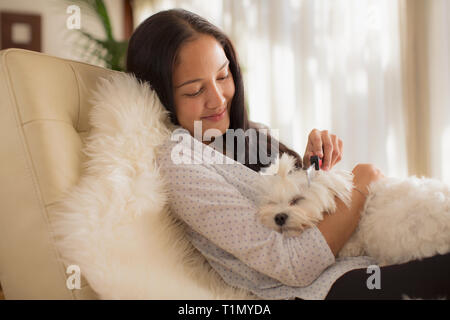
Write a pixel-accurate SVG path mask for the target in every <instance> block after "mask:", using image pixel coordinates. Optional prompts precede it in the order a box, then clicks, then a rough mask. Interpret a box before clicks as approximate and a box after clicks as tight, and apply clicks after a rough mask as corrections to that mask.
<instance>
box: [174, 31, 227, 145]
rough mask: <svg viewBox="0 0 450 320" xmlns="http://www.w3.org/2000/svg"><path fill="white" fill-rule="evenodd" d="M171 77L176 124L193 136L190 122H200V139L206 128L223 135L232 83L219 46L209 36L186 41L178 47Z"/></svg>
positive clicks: (222, 51)
mask: <svg viewBox="0 0 450 320" xmlns="http://www.w3.org/2000/svg"><path fill="white" fill-rule="evenodd" d="M172 78H173V88H174V89H173V90H174V93H173V94H174V101H175V112H176V115H177V119H178V122H179V123H180V125H181V126H182V127H183V128H185V129H187V130H188V131H189V132H190V133H191V135H192V136H194V121H201V123H202V131H201V133H202V137H198V138H201V139H202V140H203V137H204V132H205V131H206V130H208V129H212V128H215V129H218V130H219V131H220V135H222V134H224V133H225V132H226V130H227V129H228V128H229V126H230V108H231V101H232V99H233V96H234V80H233V76H232V74H231V71H230V68H229V61H228V59H227V57H226V55H225V52H224V50H223V48H222V46H221V45H220V43H219V42H218V41H217V40H216V39H215V38H214V37H212V36H209V35H200V36H199V37H198V38H196V39H195V40H193V41H188V42H186V43H185V44H184V45H183V46H182V47H181V48H180V51H179V54H178V57H177V63H176V64H175V66H174V70H173V77H172ZM213 115H218V116H213ZM212 116H213V117H212ZM197 130H198V129H197ZM208 136H211V135H208ZM212 136H216V135H215V134H213V135H212ZM207 140H208V139H207ZM205 143H209V141H205Z"/></svg>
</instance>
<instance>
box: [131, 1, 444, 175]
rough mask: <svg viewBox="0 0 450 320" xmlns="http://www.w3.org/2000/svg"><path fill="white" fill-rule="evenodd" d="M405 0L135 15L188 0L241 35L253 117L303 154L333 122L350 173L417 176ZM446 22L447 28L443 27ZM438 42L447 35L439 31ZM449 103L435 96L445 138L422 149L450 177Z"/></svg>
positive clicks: (207, 4) (221, 4) (226, 5)
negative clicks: (367, 167)
mask: <svg viewBox="0 0 450 320" xmlns="http://www.w3.org/2000/svg"><path fill="white" fill-rule="evenodd" d="M410 1H411V0H410ZM412 1H415V0H412ZM438 1H440V0H438ZM438 1H431V2H432V3H435V2H438ZM440 2H441V4H440V5H441V7H442V6H445V7H447V6H448V4H447V3H446V0H442V1H440ZM399 3H400V1H397V0H246V1H245V0H244V1H243V0H197V1H192V0H172V1H170V0H135V1H134V9H135V11H134V12H136V11H137V12H138V13H142V15H139V14H137V15H135V17H136V21H135V22H136V24H138V23H139V22H140V21H142V20H143V19H144V18H145V17H147V16H148V15H150V14H151V13H153V12H156V11H159V10H162V9H167V8H172V7H183V8H185V9H188V10H191V11H194V12H196V13H198V14H200V15H202V16H204V17H206V18H208V19H209V20H210V21H211V22H213V23H215V24H216V25H218V26H219V27H221V28H222V29H223V30H224V31H225V32H226V33H227V34H228V35H229V36H230V38H231V39H232V40H233V42H234V44H235V46H236V49H237V51H238V55H239V58H240V62H241V66H242V67H243V70H244V72H245V84H246V96H247V100H248V104H249V110H250V119H251V120H253V121H256V122H262V123H265V124H267V125H269V126H270V127H271V128H272V129H278V130H279V137H280V140H281V141H282V142H284V143H285V144H287V145H288V146H290V147H292V148H293V149H295V150H296V151H297V152H299V153H300V154H303V152H304V149H305V145H306V142H307V135H308V134H309V132H310V131H311V130H312V129H313V128H318V129H321V130H324V129H327V130H329V131H330V132H332V133H335V134H337V135H338V136H339V137H340V138H341V139H342V140H343V141H344V157H343V160H342V161H341V163H340V164H339V165H338V167H340V168H342V169H348V170H350V169H352V168H353V167H354V165H356V164H357V163H373V164H375V165H376V166H377V167H379V168H380V169H381V170H382V172H384V173H385V174H386V175H389V176H398V177H404V176H406V175H408V174H414V173H415V172H411V170H409V169H411V168H412V167H413V166H410V167H411V168H408V164H411V163H413V162H414V161H415V159H411V157H410V158H408V150H407V148H408V145H409V144H411V142H410V141H407V139H410V137H409V135H407V132H408V131H407V130H408V129H407V128H406V123H407V122H408V114H409V112H408V105H406V104H405V102H404V91H403V81H404V80H405V79H402V77H404V73H402V68H404V67H405V66H404V64H403V65H402V63H403V60H402V57H403V56H402V51H401V50H402V48H401V35H402V28H401V21H400V16H401V13H402V12H400V11H401V10H402V7H401V6H400V5H399ZM444 3H445V4H444ZM433 8H434V7H433ZM441 9H442V8H440V9H436V8H434V9H433V10H435V15H438V14H440V15H441V20H440V22H439V23H440V25H439V26H438V25H436V30H441V31H440V37H442V39H440V40H444V39H443V38H445V37H448V35H449V33H448V31H450V28H449V24H448V21H447V19H446V17H445V18H444V17H443V15H446V12H448V8H446V9H447V11H441ZM433 12H434V11H433ZM444 12H445V13H444ZM442 24H445V28H447V29H445V30H442V29H440V28H441V27H442ZM436 37H437V36H436ZM433 43H435V45H436V46H438V44H440V43H441V42H439V39H438V38H436V40H435V42H433ZM445 44H448V40H447V39H445ZM436 49H437V48H436ZM430 50H431V49H430ZM445 50H447V51H445V52H441V53H440V54H441V55H440V56H441V57H442V59H443V60H444V61H445V66H444V68H447V69H444V70H445V71H444V72H442V68H443V67H442V65H440V66H437V65H436V66H435V69H436V72H437V71H440V72H441V73H440V74H441V78H442V77H444V78H445V79H439V80H438V79H437V78H436V77H434V79H435V80H436V81H438V83H439V85H438V87H442V86H445V85H446V84H448V81H449V79H448V71H449V70H448V67H449V66H448V62H446V61H447V60H448V53H449V52H448V50H449V48H448V46H447V47H445ZM403 53H405V52H403ZM430 54H433V53H430ZM430 70H431V69H430ZM441 80H442V81H441ZM444 80H445V81H447V83H446V84H444V82H443V81H444ZM447 88H448V87H447ZM417 89H418V90H420V88H417ZM443 94H446V95H449V93H448V90H446V91H441V94H440V97H439V98H436V101H441V100H439V99H440V98H441V97H442V95H443ZM442 101H444V100H442ZM442 101H441V103H436V104H433V103H430V105H432V106H433V108H436V109H437V110H438V111H437V112H435V111H433V110H431V111H430V121H435V122H436V123H439V125H438V126H434V125H431V126H430V127H431V130H433V133H432V135H435V134H436V135H437V136H439V137H440V139H436V140H433V141H432V142H431V141H430V144H429V145H424V146H419V147H418V148H421V149H422V150H423V151H424V154H426V152H432V154H433V155H436V157H434V156H433V168H434V170H428V171H425V174H426V175H430V176H434V177H436V178H441V179H444V178H445V179H449V180H448V182H450V177H449V176H450V174H449V171H450V168H447V167H445V166H444V165H443V163H444V161H445V158H448V156H450V154H449V153H450V152H449V151H448V147H447V145H448V144H445V142H446V141H450V140H449V139H450V133H449V132H450V129H449V127H448V126H449V123H450V121H449V120H448V113H447V112H448V111H443V110H444V109H445V110H448V109H449V108H448V107H447V106H443V102H442ZM445 101H449V97H445ZM445 117H447V118H445ZM418 121H420V119H418ZM426 127H427V126H426ZM408 128H410V127H408ZM445 137H446V138H445ZM441 138H442V139H441ZM436 168H440V169H439V170H438V169H436Z"/></svg>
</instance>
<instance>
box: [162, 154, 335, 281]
mask: <svg viewBox="0 0 450 320" xmlns="http://www.w3.org/2000/svg"><path fill="white" fill-rule="evenodd" d="M162 154H165V157H162V158H161V159H160V160H159V161H158V163H159V164H160V165H161V167H160V169H161V173H162V175H163V177H164V178H165V179H166V181H167V186H168V189H169V190H168V195H169V201H170V206H171V209H172V211H173V213H174V214H175V215H176V216H178V218H180V219H181V220H183V221H184V222H185V223H186V224H187V225H188V226H190V227H191V228H192V229H193V230H194V231H195V232H197V233H199V234H200V235H202V236H203V237H204V238H207V239H208V240H209V241H211V242H212V243H214V244H215V245H216V246H218V247H220V248H222V249H223V250H225V251H227V252H228V253H230V254H232V255H234V256H235V257H236V258H238V259H239V260H241V261H242V262H244V263H245V264H247V265H248V266H250V267H251V268H253V269H255V270H257V271H259V272H261V273H263V274H265V275H268V276H270V277H272V278H274V279H277V280H279V281H280V282H282V283H284V284H286V285H290V286H300V287H303V286H307V285H309V284H310V283H311V282H313V281H314V280H315V279H317V277H319V275H320V274H321V273H322V272H323V271H324V270H325V269H326V268H327V267H328V266H330V265H331V264H333V263H334V261H335V258H334V255H333V253H332V252H331V250H330V248H329V247H328V245H327V242H326V241H325V239H324V237H323V236H322V233H321V232H320V231H319V230H318V229H317V228H315V227H314V228H309V229H307V230H305V231H304V232H303V233H302V234H301V235H300V236H298V237H290V238H288V237H285V236H283V235H282V234H280V233H278V232H276V231H273V230H271V229H269V228H267V227H265V226H264V225H262V223H261V222H260V221H259V219H258V217H257V212H258V208H257V206H256V204H255V203H254V202H253V201H250V200H249V199H248V198H247V197H245V196H244V195H243V194H242V193H241V192H240V191H239V190H238V189H237V188H236V187H235V186H234V185H232V184H231V183H230V182H229V179H233V178H234V179H236V180H239V181H245V180H246V179H247V177H246V174H249V175H250V176H252V174H253V175H255V176H259V175H258V174H257V173H256V172H253V171H251V170H249V169H248V168H247V167H245V166H243V165H242V164H240V163H236V164H227V165H216V166H211V165H207V164H174V163H172V161H171V159H170V156H169V154H170V150H168V152H165V153H162ZM233 166H234V168H232V167H233ZM231 171H232V172H233V173H230V172H231ZM219 172H220V173H219ZM227 172H228V173H227ZM244 184H245V183H244ZM249 188H250V185H249Z"/></svg>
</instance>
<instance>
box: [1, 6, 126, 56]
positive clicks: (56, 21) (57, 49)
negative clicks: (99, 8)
mask: <svg viewBox="0 0 450 320" xmlns="http://www.w3.org/2000/svg"><path fill="white" fill-rule="evenodd" d="M70 4H72V2H70V1H65V0H0V11H14V12H22V13H34V14H40V15H41V24H42V26H41V28H42V31H41V32H42V52H44V53H47V54H50V55H54V56H58V57H62V58H67V59H74V60H80V58H79V55H78V54H77V53H76V50H75V49H74V45H73V42H74V41H75V39H76V38H77V37H78V32H77V31H76V30H69V29H67V27H66V20H67V18H68V17H69V14H68V13H66V10H67V7H68V6H69V5H70ZM105 4H106V6H107V10H108V13H109V16H110V18H111V24H112V26H113V34H114V36H115V38H116V39H117V40H122V39H123V1H122V0H105ZM81 27H82V28H85V29H86V30H87V31H88V32H90V33H93V34H95V35H96V36H99V37H102V36H103V35H104V32H103V29H102V27H101V25H100V23H99V22H98V21H97V20H96V18H95V17H93V16H91V15H89V14H88V13H87V12H86V10H83V9H82V10H81Z"/></svg>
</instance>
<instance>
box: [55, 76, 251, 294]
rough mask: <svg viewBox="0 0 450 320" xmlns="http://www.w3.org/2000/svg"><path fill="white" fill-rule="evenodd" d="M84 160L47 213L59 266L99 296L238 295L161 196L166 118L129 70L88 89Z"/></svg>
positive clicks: (152, 95)
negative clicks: (76, 272)
mask: <svg viewBox="0 0 450 320" xmlns="http://www.w3.org/2000/svg"><path fill="white" fill-rule="evenodd" d="M93 102H94V106H93V109H92V111H91V113H90V125H91V131H90V133H89V136H88V138H87V140H86V145H85V146H84V149H83V152H84V153H85V154H86V155H87V156H88V160H87V161H86V162H85V163H84V164H83V165H84V166H83V172H82V175H81V178H80V180H79V182H78V184H77V185H76V186H74V187H73V188H72V189H71V190H69V191H68V192H67V193H66V195H65V196H64V198H63V199H62V200H61V201H60V203H59V204H58V210H57V211H56V213H55V215H54V216H53V219H52V220H53V222H52V225H53V228H54V232H55V241H56V245H57V248H58V250H59V252H60V254H61V256H62V259H63V262H64V264H65V265H66V266H68V265H78V266H79V267H80V270H81V274H82V276H84V278H85V279H86V280H87V281H88V283H89V285H90V286H91V287H92V289H93V290H94V291H95V292H96V293H97V294H98V296H99V298H101V299H215V298H218V299H227V298H230V299H241V298H248V297H249V295H248V294H246V293H245V292H243V291H241V290H235V289H232V288H231V287H229V286H227V285H226V284H225V283H224V282H223V281H222V280H221V278H219V276H218V275H217V274H216V273H215V272H214V271H213V270H212V269H211V267H210V266H209V264H208V263H207V262H206V260H205V259H204V258H203V256H202V255H201V254H200V253H199V252H198V251H197V250H195V248H193V246H192V245H191V244H190V243H189V241H187V239H186V238H185V234H184V229H183V228H184V225H183V224H182V223H180V222H179V221H177V220H176V219H174V218H173V217H172V216H171V214H170V211H169V210H168V204H167V192H166V189H165V184H164V180H163V178H162V177H161V176H160V173H159V171H158V168H157V167H156V164H155V148H156V147H157V146H158V145H160V144H161V143H162V142H164V141H165V140H166V139H168V138H169V136H170V134H171V131H172V130H173V128H174V127H173V125H171V124H170V121H169V117H168V112H167V111H166V110H165V109H164V108H163V107H162V105H161V103H160V101H159V99H158V97H157V95H156V93H155V92H154V91H153V90H151V88H150V87H149V85H148V84H144V83H141V82H140V81H138V80H136V78H134V77H133V76H131V75H128V74H124V73H118V74H115V75H113V76H110V77H109V78H102V79H100V81H99V84H98V88H97V90H96V92H95V93H94V101H93Z"/></svg>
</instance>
